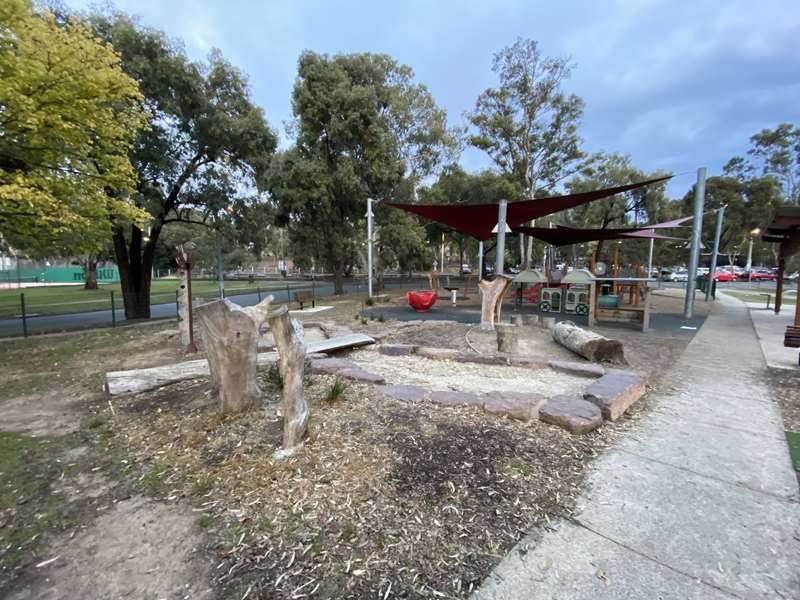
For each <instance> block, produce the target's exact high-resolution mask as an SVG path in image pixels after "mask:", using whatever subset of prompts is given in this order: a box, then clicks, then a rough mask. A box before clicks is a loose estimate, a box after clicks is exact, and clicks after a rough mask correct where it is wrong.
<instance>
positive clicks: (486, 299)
mask: <svg viewBox="0 0 800 600" xmlns="http://www.w3.org/2000/svg"><path fill="white" fill-rule="evenodd" d="M513 281H514V280H513V278H511V277H508V276H506V275H496V276H495V278H494V280H493V281H487V280H485V279H484V280H482V281H479V282H478V288H480V290H481V329H483V330H492V329H494V324H495V323H496V322H499V321H500V311H501V310H502V308H503V298H505V296H506V292H508V288H510V287H511V283H512V282H513Z"/></svg>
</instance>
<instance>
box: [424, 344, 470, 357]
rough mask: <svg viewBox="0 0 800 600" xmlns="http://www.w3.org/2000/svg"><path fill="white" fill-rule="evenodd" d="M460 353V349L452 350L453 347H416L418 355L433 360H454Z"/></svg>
mask: <svg viewBox="0 0 800 600" xmlns="http://www.w3.org/2000/svg"><path fill="white" fill-rule="evenodd" d="M461 354H463V353H462V352H461V351H460V350H454V349H453V348H430V347H428V346H421V347H419V348H417V355H418V356H424V357H425V358H432V359H434V360H456V358H458V357H459V356H460V355H461Z"/></svg>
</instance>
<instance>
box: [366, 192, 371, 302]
mask: <svg viewBox="0 0 800 600" xmlns="http://www.w3.org/2000/svg"><path fill="white" fill-rule="evenodd" d="M367 295H368V296H369V297H370V298H372V198H367Z"/></svg>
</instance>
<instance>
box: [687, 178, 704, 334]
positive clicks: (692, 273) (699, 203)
mask: <svg viewBox="0 0 800 600" xmlns="http://www.w3.org/2000/svg"><path fill="white" fill-rule="evenodd" d="M705 199H706V168H705V167H700V168H699V169H697V184H696V185H695V186H694V221H693V222H692V249H691V252H690V253H689V280H688V281H687V282H686V300H685V301H684V304H683V318H684V320H686V321H688V320H689V319H691V318H692V316H693V314H694V291H695V288H696V287H697V281H696V279H697V261H698V260H699V258H700V233H701V232H702V228H703V204H705ZM709 283H710V282H709Z"/></svg>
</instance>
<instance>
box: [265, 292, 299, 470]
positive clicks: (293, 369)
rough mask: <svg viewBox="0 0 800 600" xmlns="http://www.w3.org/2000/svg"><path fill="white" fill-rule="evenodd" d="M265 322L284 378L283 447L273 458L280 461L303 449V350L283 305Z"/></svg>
mask: <svg viewBox="0 0 800 600" xmlns="http://www.w3.org/2000/svg"><path fill="white" fill-rule="evenodd" d="M268 319H269V327H270V330H271V331H272V335H273V337H274V338H275V344H276V346H277V348H278V355H279V356H280V359H279V361H278V364H279V366H280V371H281V377H282V379H283V395H282V398H281V405H282V409H283V445H282V447H281V448H280V450H278V451H277V452H275V454H274V457H275V458H277V459H283V458H287V457H289V456H291V455H292V454H294V453H295V452H297V450H298V449H299V448H300V447H302V445H303V440H304V439H305V437H306V433H307V432H308V403H307V402H306V399H305V396H304V395H303V371H304V370H305V362H306V348H305V344H304V343H303V334H302V326H301V325H300V324H299V323H298V322H297V320H295V319H292V318H291V317H290V316H289V309H288V308H287V307H286V306H282V307H281V308H279V309H278V310H276V311H274V312H272V313H270V315H269V317H268Z"/></svg>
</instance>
